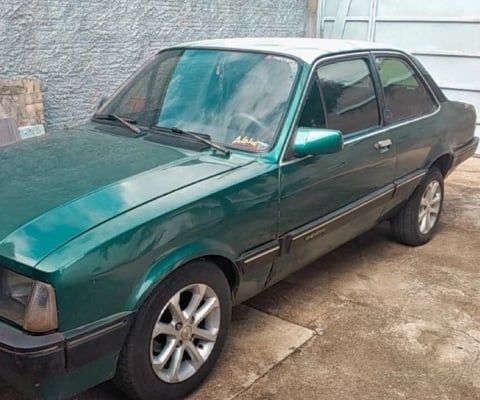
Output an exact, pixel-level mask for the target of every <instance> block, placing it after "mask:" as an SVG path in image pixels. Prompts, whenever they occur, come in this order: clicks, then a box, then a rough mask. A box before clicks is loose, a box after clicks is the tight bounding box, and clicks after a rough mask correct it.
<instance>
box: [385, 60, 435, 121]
mask: <svg viewBox="0 0 480 400" xmlns="http://www.w3.org/2000/svg"><path fill="white" fill-rule="evenodd" d="M376 61H377V68H378V71H379V73H380V80H381V81H382V86H383V92H384V95H385V119H386V122H387V123H392V122H397V121H402V120H405V119H409V118H416V117H420V116H422V115H427V114H431V113H432V112H433V111H435V110H436V108H437V104H436V103H435V101H434V100H433V99H432V96H431V95H430V93H429V91H428V90H427V88H426V87H425V85H424V84H423V82H422V81H421V80H420V79H418V76H417V75H416V73H415V71H414V70H413V68H412V67H410V66H409V65H408V64H407V63H406V62H405V61H403V60H401V59H399V58H394V57H378V58H377V59H376Z"/></svg>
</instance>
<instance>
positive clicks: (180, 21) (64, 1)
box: [0, 0, 307, 127]
mask: <svg viewBox="0 0 480 400" xmlns="http://www.w3.org/2000/svg"><path fill="white" fill-rule="evenodd" d="M306 16H307V0H81V1H80V0H3V1H2V12H1V13H0V79H5V78H31V77H34V78H38V79H40V80H41V82H42V91H43V96H44V103H45V116H46V121H47V126H49V127H55V126H57V127H58V126H64V125H67V126H71V125H75V124H77V123H79V122H81V121H83V120H85V119H87V118H88V117H89V116H90V115H91V114H92V112H93V111H94V109H95V106H96V104H97V102H98V101H99V99H100V98H101V97H102V96H103V95H109V94H111V93H112V91H113V90H114V89H115V88H116V87H117V86H118V85H119V84H120V83H122V82H123V81H124V80H125V79H126V78H127V77H128V76H129V75H130V74H131V73H132V72H133V71H135V69H136V68H138V67H139V66H140V65H141V64H142V63H143V62H144V61H145V60H146V59H147V58H148V57H150V56H151V55H153V54H154V53H155V52H156V51H158V50H160V49H161V48H163V47H165V46H168V45H171V44H175V43H179V42H184V41H191V40H199V39H208V38H218V37H243V36H304V35H305V22H306Z"/></svg>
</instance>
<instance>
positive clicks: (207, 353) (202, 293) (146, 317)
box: [114, 260, 231, 400]
mask: <svg viewBox="0 0 480 400" xmlns="http://www.w3.org/2000/svg"><path fill="white" fill-rule="evenodd" d="M230 316H231V292H230V286H229V284H228V282H227V279H226V278H225V276H224V274H223V273H222V271H220V269H219V268H218V267H217V266H215V265H214V264H212V263H210V262H207V261H202V260H200V261H195V262H192V263H190V264H188V265H185V266H184V267H182V268H180V269H178V270H177V271H175V272H174V273H173V274H172V275H170V276H169V277H167V278H166V279H165V280H164V281H163V282H162V283H161V284H160V285H159V286H158V287H157V289H156V290H155V291H154V293H153V294H152V295H151V296H150V297H149V299H148V300H147V301H146V302H145V304H144V305H143V306H142V307H141V309H140V310H139V313H138V316H137V319H136V321H135V323H134V325H133V327H132V330H131V332H130V333H129V336H128V338H127V342H126V344H125V346H124V348H123V350H122V352H121V354H120V358H119V362H118V367H117V374H116V376H115V379H114V382H115V383H116V384H117V386H118V387H119V388H120V389H121V390H123V391H124V392H125V393H127V394H128V395H129V396H131V397H132V398H135V399H141V400H147V399H156V398H158V399H165V400H170V399H181V398H184V397H185V396H186V395H188V394H189V393H190V392H191V391H193V390H194V389H195V388H197V387H198V386H199V385H200V384H201V383H202V381H203V380H204V379H205V378H206V377H207V375H208V374H209V372H210V371H211V370H212V368H213V366H214V364H215V362H216V360H217V358H218V356H219V354H220V352H221V349H222V347H223V345H224V343H225V339H226V336H227V330H228V326H229V323H230Z"/></svg>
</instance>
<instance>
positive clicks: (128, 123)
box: [93, 114, 142, 135]
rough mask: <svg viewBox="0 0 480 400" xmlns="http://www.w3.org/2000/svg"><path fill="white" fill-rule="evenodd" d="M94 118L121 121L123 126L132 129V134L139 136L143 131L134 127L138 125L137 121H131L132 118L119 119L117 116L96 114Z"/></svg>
mask: <svg viewBox="0 0 480 400" xmlns="http://www.w3.org/2000/svg"><path fill="white" fill-rule="evenodd" d="M93 118H96V119H108V120H111V121H119V122H121V123H122V124H123V125H125V126H126V127H127V128H128V129H130V130H131V131H132V132H135V133H136V134H137V135H139V134H141V133H142V130H141V129H140V128H139V127H137V126H135V125H133V124H136V123H137V121H135V120H134V119H131V118H127V117H119V116H118V115H117V114H94V115H93Z"/></svg>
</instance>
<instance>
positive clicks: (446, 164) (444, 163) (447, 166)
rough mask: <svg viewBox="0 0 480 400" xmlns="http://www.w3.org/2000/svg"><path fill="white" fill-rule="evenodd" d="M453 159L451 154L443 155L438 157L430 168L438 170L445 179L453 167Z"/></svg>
mask: <svg viewBox="0 0 480 400" xmlns="http://www.w3.org/2000/svg"><path fill="white" fill-rule="evenodd" d="M453 161H454V157H453V154H450V153H445V154H443V155H441V156H439V157H437V159H436V160H435V161H433V163H432V164H431V165H430V168H432V167H436V168H438V169H439V170H440V172H441V173H442V175H443V177H444V178H446V177H447V175H448V174H449V173H450V171H451V169H452V166H453Z"/></svg>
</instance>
